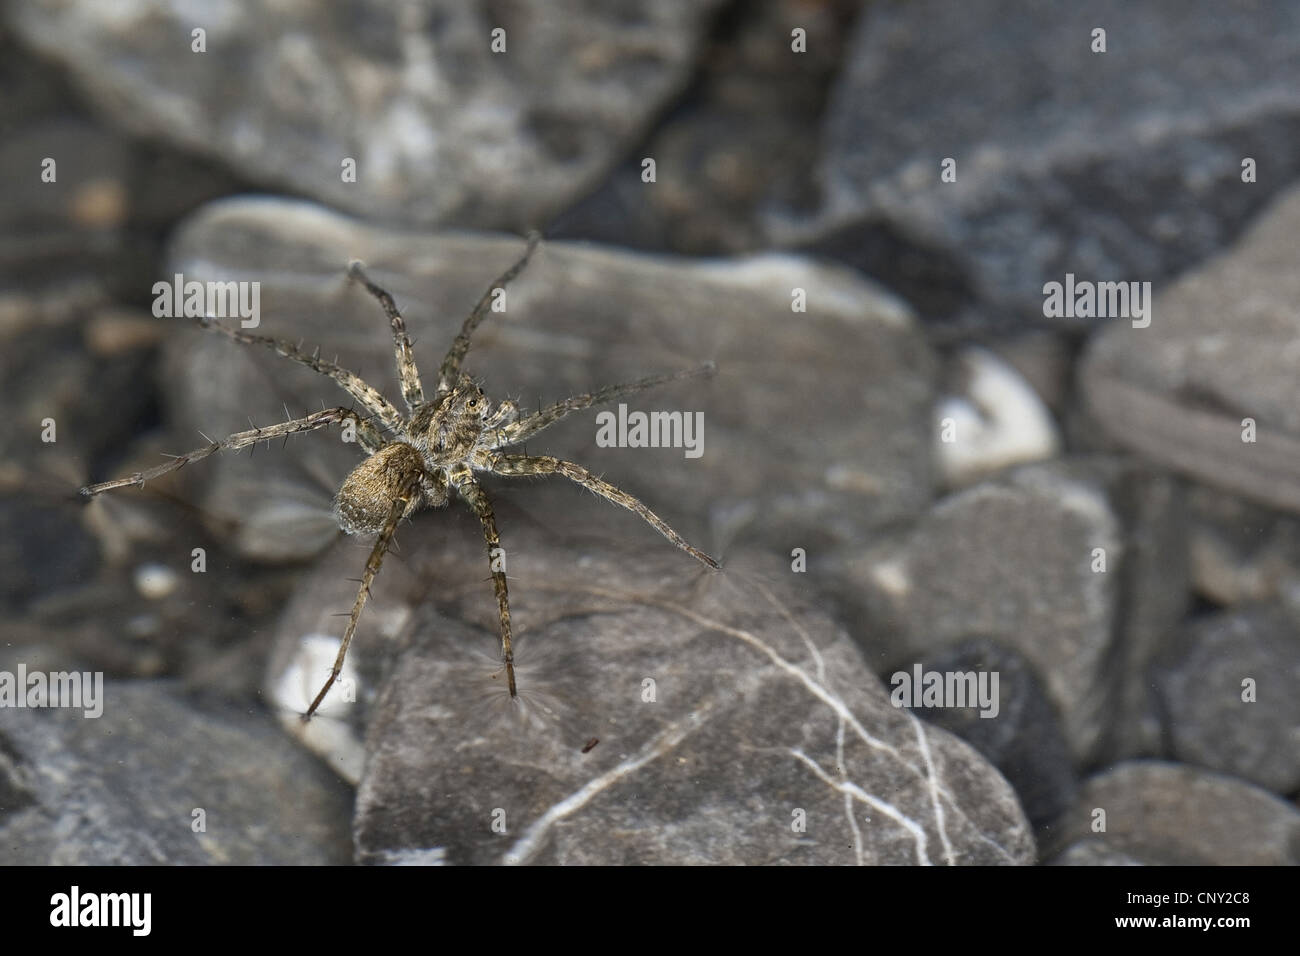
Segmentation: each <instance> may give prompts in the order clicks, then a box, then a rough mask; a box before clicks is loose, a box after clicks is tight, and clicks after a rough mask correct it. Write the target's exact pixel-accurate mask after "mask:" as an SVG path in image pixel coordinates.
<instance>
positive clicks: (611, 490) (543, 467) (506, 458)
mask: <svg viewBox="0 0 1300 956" xmlns="http://www.w3.org/2000/svg"><path fill="white" fill-rule="evenodd" d="M486 466H487V468H489V469H490V470H491V471H492V472H493V473H494V474H498V475H507V476H511V477H514V476H519V475H563V476H564V477H565V478H568V479H569V480H570V481H575V482H577V483H578V484H580V485H582V487H584V488H586V489H588V490H589V491H594V492H595V493H596V494H598V495H600V496H601V497H602V498H604V499H606V500H607V501H612V502H613V503H614V504H616V505H622V506H623V507H624V508H626V509H627V510H628V511H631V512H632V513H633V514H637V515H640V516H641V518H643V519H644V520H645V521H646V522H647V523H648V524H650V525H651V526H652V527H653V528H654V529H655V530H656V531H658V532H659V533H660V534H661V535H663V536H664V537H665V538H667V539H668V540H669V541H671V542H672V543H673V544H675V545H677V547H679V548H681V549H682V550H683V551H685V552H686V553H687V554H689V555H690V556H691V557H693V558H695V560H697V561H699V562H700V563H701V564H704V565H707V566H708V567H710V568H713V569H714V570H715V571H717V570H720V569H721V567H722V565H720V564H718V562H717V561H714V560H713V559H712V558H711V557H709V556H708V555H707V554H705V553H704V552H703V551H700V550H698V549H696V548H693V547H691V546H690V545H689V544H687V543H686V539H684V538H683V537H682V536H681V535H680V534H678V533H677V532H676V531H674V530H673V529H672V528H671V527H670V526H669V524H668V522H666V521H664V519H663V518H661V517H659V516H658V515H657V514H655V513H654V512H653V511H651V510H650V509H649V508H647V507H646V506H645V505H644V504H642V503H641V501H640V500H639V499H638V498H636V497H634V496H632V495H629V494H628V493H627V492H626V491H623V490H621V489H619V488H615V487H614V486H613V485H611V484H610V483H609V482H607V481H602V480H601V479H599V478H597V477H596V476H595V475H593V474H592V473H591V472H589V471H588V470H587V469H586V468H583V467H582V466H581V465H578V464H574V463H573V462H571V461H565V460H564V459H562V458H553V457H551V456H550V455H496V456H492V457H491V458H489V459H487V462H486Z"/></svg>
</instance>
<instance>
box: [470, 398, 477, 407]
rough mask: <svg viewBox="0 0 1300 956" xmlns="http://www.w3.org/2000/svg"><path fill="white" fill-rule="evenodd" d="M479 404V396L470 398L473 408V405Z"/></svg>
mask: <svg viewBox="0 0 1300 956" xmlns="http://www.w3.org/2000/svg"><path fill="white" fill-rule="evenodd" d="M477 404H478V399H477V398H471V399H470V400H469V407H470V408H473V407H474V406H475V405H477Z"/></svg>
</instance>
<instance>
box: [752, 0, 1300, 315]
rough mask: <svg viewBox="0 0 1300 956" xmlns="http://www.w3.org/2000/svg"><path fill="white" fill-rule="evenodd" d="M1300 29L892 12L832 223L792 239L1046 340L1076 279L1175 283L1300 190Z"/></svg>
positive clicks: (845, 103)
mask: <svg viewBox="0 0 1300 956" xmlns="http://www.w3.org/2000/svg"><path fill="white" fill-rule="evenodd" d="M1097 28H1103V29H1105V31H1106V37H1105V41H1106V52H1104V53H1094V52H1093V47H1094V44H1095V37H1094V33H1093V31H1094V30H1095V29H1097ZM1298 28H1300V8H1297V7H1296V6H1294V5H1292V4H1288V3H1285V2H1262V3H1259V4H1255V5H1253V6H1252V7H1251V10H1250V13H1249V15H1243V16H1236V17H1232V18H1230V19H1227V20H1225V19H1224V18H1223V17H1222V16H1220V15H1219V11H1217V10H1215V9H1213V8H1211V7H1205V8H1201V9H1198V10H1195V11H1192V10H1188V9H1187V8H1186V7H1185V6H1184V5H1181V4H1178V3H1176V2H1169V0H1165V2H1160V3H1144V4H1132V3H1126V2H1124V0H1103V2H1097V3H1090V4H1087V5H1080V4H1065V5H1060V4H1039V5H1035V6H1034V7H1033V8H1032V9H1026V8H1025V6H1024V5H1023V4H1019V3H1014V2H1011V0H975V2H968V3H962V4H959V5H958V6H957V7H954V6H953V5H952V4H949V3H945V2H942V0H924V2H919V3H906V4H870V5H869V6H868V7H867V8H866V9H865V11H864V13H863V15H862V17H861V19H860V20H859V22H858V25H857V28H856V35H855V37H854V39H853V41H852V44H851V46H850V52H849V53H848V54H847V55H846V58H845V59H846V63H847V64H848V67H847V69H846V70H845V72H844V75H843V76H842V78H841V80H840V82H839V84H838V86H837V87H836V89H835V90H834V91H833V94H832V98H831V102H830V105H829V107H828V110H827V115H826V121H825V129H824V134H823V153H824V159H823V163H822V168H821V170H820V172H821V174H822V176H823V178H824V181H825V198H824V209H823V212H822V215H820V216H818V217H815V218H814V219H813V220H812V221H811V222H809V223H806V224H804V225H803V226H802V227H800V228H797V229H796V228H790V227H788V226H785V224H784V222H783V221H782V220H781V219H777V218H775V217H774V219H773V232H772V234H773V236H774V238H775V239H776V240H777V241H782V240H787V241H802V242H808V243H811V244H812V245H814V246H815V247H816V248H818V249H822V250H825V251H827V252H831V253H833V254H836V255H839V256H842V257H843V258H845V259H846V260H847V261H849V262H852V263H853V264H855V265H857V266H859V267H860V268H862V269H863V270H864V271H866V272H867V273H868V274H871V275H874V276H878V277H880V278H881V279H882V280H883V281H885V282H887V283H888V284H889V285H890V286H891V287H892V288H895V289H897V290H898V291H899V292H900V293H901V294H903V295H904V296H905V297H906V298H907V299H908V300H909V301H910V302H911V303H912V304H913V305H914V306H915V307H916V308H917V310H918V311H919V312H920V313H921V314H922V315H923V316H925V317H927V318H930V317H934V318H949V319H954V318H955V317H959V318H964V319H968V320H970V321H972V322H976V323H979V324H980V325H995V324H997V325H1000V324H1003V323H1005V324H1007V325H1014V326H1015V327H1023V326H1024V325H1025V324H1026V322H1029V321H1033V318H1032V317H1035V316H1036V317H1037V321H1038V322H1039V323H1042V324H1046V323H1045V322H1044V318H1043V305H1044V294H1043V285H1044V284H1045V283H1046V282H1049V281H1058V282H1064V280H1065V274H1066V273H1067V272H1068V273H1074V274H1076V275H1077V276H1078V277H1079V278H1080V279H1087V280H1089V281H1108V280H1110V281H1151V282H1157V283H1158V282H1160V281H1161V280H1163V279H1165V278H1167V277H1170V276H1173V275H1175V274H1177V273H1179V272H1180V271H1182V270H1184V269H1185V268H1187V267H1188V266H1190V265H1193V264H1194V263H1197V262H1198V261H1200V260H1201V259H1203V258H1205V257H1206V256H1209V255H1211V254H1213V253H1215V252H1217V251H1218V250H1219V249H1220V248H1222V247H1223V246H1224V245H1226V244H1227V243H1228V242H1229V241H1230V240H1231V239H1232V238H1233V237H1234V236H1235V235H1236V234H1237V232H1238V231H1239V230H1240V228H1241V227H1242V225H1243V224H1244V223H1245V222H1246V220H1247V219H1248V218H1249V217H1250V216H1251V215H1252V214H1253V213H1254V212H1255V211H1256V210H1258V209H1260V208H1262V206H1263V205H1264V204H1265V203H1266V202H1267V201H1268V200H1269V198H1270V196H1271V195H1272V194H1274V193H1276V192H1277V191H1278V190H1280V189H1281V188H1282V187H1283V186H1284V185H1285V184H1287V183H1288V182H1289V181H1290V180H1292V179H1295V178H1296V177H1297V176H1300V123H1297V122H1296V120H1297V118H1298V117H1300V93H1298V92H1297V91H1300V56H1297V53H1296V46H1295V44H1294V42H1293V40H1292V38H1293V36H1294V35H1295V32H1296V30H1297V29H1298ZM1247 157H1249V158H1251V159H1253V160H1254V161H1255V163H1256V167H1257V171H1258V172H1257V175H1258V181H1257V182H1250V183H1245V182H1243V181H1242V173H1243V169H1242V161H1243V159H1245V158H1247ZM945 158H952V159H955V160H956V181H955V182H947V183H945V182H942V181H941V180H940V174H941V172H942V169H941V165H940V164H941V163H942V162H943V161H944V160H945ZM1279 254H1281V250H1279ZM972 299H974V300H975V303H974V305H973V306H972V303H971V300H972ZM1293 301H1294V300H1293ZM1210 311H1211V310H1210V309H1209V305H1208V302H1207V303H1206V312H1207V314H1210ZM1157 315H1159V313H1157ZM1157 321H1159V320H1158V319H1157ZM1059 322H1064V323H1065V324H1068V325H1069V326H1072V327H1075V328H1078V327H1079V326H1080V325H1082V324H1086V320H1075V319H1066V320H1054V323H1059Z"/></svg>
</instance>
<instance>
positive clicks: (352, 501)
mask: <svg viewBox="0 0 1300 956" xmlns="http://www.w3.org/2000/svg"><path fill="white" fill-rule="evenodd" d="M537 242H538V237H537V235H536V234H534V235H533V236H531V237H530V238H529V242H528V248H527V250H526V251H525V252H524V255H523V257H522V258H521V259H520V260H519V261H518V262H516V263H515V264H514V265H513V266H511V267H510V269H508V270H507V271H506V272H505V273H504V274H503V275H501V276H500V277H499V278H498V279H497V280H496V281H495V282H494V283H493V284H492V286H491V287H489V289H488V291H487V292H486V293H484V295H483V297H482V298H481V299H480V300H479V302H478V305H476V306H475V307H474V311H473V312H471V313H470V314H469V317H468V318H466V319H465V323H464V325H463V326H462V327H461V331H460V334H459V335H457V336H456V339H455V341H454V342H452V345H451V348H450V349H449V350H448V352H447V355H446V357H445V358H444V359H443V361H442V366H441V367H440V368H439V370H438V387H437V389H436V390H435V392H434V394H433V396H432V397H431V398H428V399H426V398H425V396H424V387H423V385H422V383H421V382H420V374H419V371H418V370H417V369H416V366H415V358H414V356H413V355H412V352H411V341H410V338H409V337H408V336H407V334H406V323H405V321H404V320H403V319H402V315H401V313H400V312H398V310H397V305H396V304H395V303H394V302H393V297H392V296H390V295H389V294H388V293H387V292H385V291H384V290H383V289H381V288H380V287H379V286H377V285H375V284H374V283H373V282H371V281H370V279H368V278H367V277H366V274H365V272H364V270H363V269H362V267H361V265H360V263H355V262H354V263H352V265H351V267H350V270H349V271H350V273H351V275H352V276H353V278H355V279H357V280H358V281H360V282H361V283H362V284H363V285H364V286H365V287H366V289H367V290H368V291H369V292H370V294H371V295H373V296H374V297H375V298H376V299H378V300H379V304H380V305H381V306H382V307H383V309H384V313H385V315H387V317H388V320H389V324H390V325H391V326H392V330H393V344H394V348H395V350H396V355H397V374H398V377H399V379H400V380H401V386H402V399H403V401H404V402H405V404H406V407H407V414H406V416H405V417H404V416H402V415H401V414H400V413H399V412H398V410H397V409H396V408H395V407H394V406H393V405H392V404H391V403H390V402H389V401H388V400H387V399H386V398H384V397H383V395H381V394H380V393H379V392H378V391H376V390H375V389H374V388H372V387H371V386H369V385H367V384H366V383H365V382H364V381H362V380H361V378H360V377H359V376H357V375H354V374H353V373H352V372H349V371H347V370H346V369H344V368H342V367H340V366H338V365H336V364H335V363H333V362H326V361H324V360H322V359H321V358H320V357H319V355H316V354H308V353H306V352H303V351H302V350H301V349H300V348H299V347H298V346H296V345H293V344H292V343H290V342H286V341H283V340H281V339H272V338H268V337H266V336H260V335H249V334H247V333H245V332H239V331H235V330H233V329H228V328H226V327H225V326H223V325H220V324H218V323H216V322H213V321H211V320H210V319H202V320H200V322H201V324H202V325H203V326H204V327H205V328H208V329H211V330H213V331H217V332H221V333H222V334H224V335H227V336H229V337H230V338H232V339H234V340H235V341H237V342H243V343H246V344H250V345H262V346H265V347H267V348H270V349H272V350H274V351H275V352H277V353H278V354H280V355H283V356H285V357H286V358H289V359H292V360H293V361H295V362H299V363H301V364H303V365H306V366H308V367H309V368H311V369H314V370H315V371H317V372H320V373H321V374H322V375H327V376H329V377H330V378H332V379H334V381H336V382H337V383H338V384H339V385H340V386H341V387H342V388H343V389H344V390H345V391H347V392H348V394H349V395H351V396H352V398H353V399H354V400H355V401H356V403H357V404H358V405H360V406H361V407H362V408H363V409H364V410H365V412H366V414H365V415H361V414H359V413H358V412H356V411H354V410H353V409H350V408H342V407H339V408H330V409H325V410H323V411H320V412H315V413H313V414H311V415H307V416H306V417H304V418H299V419H294V420H293V421H288V422H283V423H282V424H279V425H271V426H268V427H266V428H254V429H252V430H250V431H246V432H237V433H236V434H234V435H231V436H229V437H228V438H226V439H225V440H223V441H220V442H211V443H210V444H208V445H206V446H204V447H203V448H199V449H196V450H194V451H192V452H189V453H187V454H185V455H179V456H177V457H175V458H173V459H172V460H171V461H169V462H167V463H166V464H162V465H159V466H157V467H156V468H152V469H150V470H149V471H146V472H141V473H137V474H134V475H130V476H129V477H126V478H118V479H115V480H113V481H106V482H102V483H100V484H97V485H88V486H87V487H85V488H82V489H81V493H82V494H83V495H84V496H86V497H92V496H94V495H97V494H100V493H101V492H105V491H109V490H112V489H114V488H121V487H125V486H128V485H137V486H140V487H143V485H144V483H145V482H146V481H148V480H150V479H153V478H156V477H158V476H159V475H163V474H166V473H167V472H169V471H174V470H175V469H177V468H180V467H181V466H183V465H185V464H188V463H189V462H191V461H197V460H198V459H200V458H206V457H207V456H208V455H210V454H212V453H213V452H215V451H219V450H221V449H239V448H244V447H247V446H249V445H254V444H256V443H257V442H259V441H269V440H270V439H273V438H279V437H282V436H285V437H287V436H289V435H293V434H297V433H299V432H305V431H312V430H315V429H317V428H323V427H324V426H326V425H330V424H336V423H340V422H349V423H351V424H352V425H353V426H354V427H355V429H356V434H357V440H358V444H359V445H360V447H361V448H362V449H363V450H364V451H365V452H366V455H367V457H366V459H365V461H363V462H361V463H360V464H359V465H357V466H356V468H354V469H353V470H352V472H351V473H350V474H349V475H348V476H347V478H346V479H345V480H344V482H343V485H342V487H341V488H340V489H339V493H338V495H337V496H336V497H335V499H334V515H335V517H336V518H337V520H338V523H339V527H340V528H342V529H343V530H344V531H345V532H347V533H348V534H375V535H377V536H378V537H377V538H376V539H375V544H374V547H373V548H372V549H371V552H370V557H369V559H368V560H367V561H366V569H365V573H364V574H363V575H362V578H361V586H360V588H359V589H358V591H357V597H356V601H355V602H354V603H353V605H352V613H351V614H350V615H349V617H348V625H347V629H346V630H345V631H344V634H343V640H342V643H341V644H340V646H339V652H338V656H337V658H336V659H335V661H334V666H333V668H331V670H330V675H329V678H328V679H327V680H326V681H325V686H323V687H322V688H321V689H320V693H318V694H317V695H316V698H315V700H313V701H312V703H311V706H310V707H308V708H307V713H306V714H305V715H304V716H306V717H310V716H311V715H312V714H314V713H315V712H316V709H317V708H318V707H319V706H320V704H321V701H322V700H324V699H325V695H326V693H328V691H329V689H330V687H331V686H333V684H334V681H335V679H336V678H337V677H338V675H339V672H340V670H341V669H342V667H343V659H344V657H345V656H346V654H347V652H348V645H349V644H350V643H351V641H352V637H353V635H354V634H355V633H356V629H357V622H358V621H359V620H360V618H361V611H362V609H363V608H364V607H365V604H366V600H367V599H368V597H369V596H370V585H371V583H372V582H373V581H374V578H375V575H377V574H378V573H379V567H380V565H381V563H382V562H383V559H384V554H385V552H386V551H387V550H388V547H389V545H390V544H391V543H392V540H393V535H394V534H395V533H396V531H397V526H398V524H399V523H400V522H401V520H402V519H403V518H406V517H409V516H410V515H411V514H413V513H414V512H416V511H418V510H420V509H421V508H428V507H438V506H440V505H444V504H446V503H447V501H448V499H449V497H450V496H451V494H452V493H453V492H454V493H455V494H456V495H457V496H458V497H460V498H461V499H463V500H464V501H465V503H466V504H467V505H469V507H470V509H471V510H472V511H473V512H474V513H475V514H476V515H477V516H478V518H479V521H480V522H481V523H482V525H483V538H484V540H485V541H486V543H487V548H488V557H489V563H490V566H491V571H492V584H493V588H494V590H495V592H496V597H497V605H498V609H499V611H500V619H501V654H502V660H503V661H504V663H505V670H506V683H507V686H508V687H509V689H510V696H511V697H514V696H516V694H517V690H516V687H515V672H514V651H513V646H512V639H511V626H510V602H509V595H508V591H507V589H506V574H505V571H504V569H503V568H502V566H501V563H500V562H499V561H497V560H496V558H497V555H498V554H500V553H501V552H500V548H501V540H500V537H499V536H498V534H497V527H496V517H495V515H493V513H492V505H491V504H490V503H489V501H488V498H487V495H486V494H485V493H484V491H483V488H482V486H480V485H479V483H478V479H477V478H475V477H474V475H475V472H485V473H488V474H495V475H506V476H519V475H563V476H564V477H566V478H569V479H571V480H572V481H575V482H577V483H578V484H580V485H582V486H583V487H585V488H588V489H590V490H591V491H594V492H595V493H596V494H598V495H600V496H602V497H604V498H606V499H608V500H609V501H612V502H614V503H615V504H617V505H621V506H623V507H624V508H627V509H628V510H629V511H632V512H634V513H635V514H638V515H640V516H641V517H642V518H643V519H645V520H646V521H647V522H649V523H650V524H651V525H652V526H653V527H654V528H655V529H656V530H658V531H659V533H660V534H662V535H663V536H664V537H665V538H667V539H668V540H669V541H671V542H673V544H675V545H677V546H678V547H679V548H681V549H682V550H684V551H686V552H687V553H689V554H690V555H691V556H692V557H694V558H696V559H697V560H699V561H700V562H702V563H703V564H705V565H707V566H708V567H710V568H714V569H716V568H717V567H718V563H717V562H716V561H714V560H713V559H712V558H710V557H709V556H708V555H707V554H704V553H703V552H702V551H698V550H696V549H695V548H693V547H691V546H690V545H689V544H687V543H686V541H685V540H684V539H683V538H682V537H681V535H679V534H678V533H677V532H676V531H674V530H673V529H672V528H671V527H669V526H668V524H667V522H665V521H664V520H663V519H662V518H660V517H659V516H658V515H656V514H655V513H654V512H653V511H651V510H650V509H649V508H647V507H646V506H645V505H644V504H642V503H641V502H640V501H639V500H638V499H636V498H634V497H633V496H632V495H629V494H628V493H627V492H625V491H621V490H619V489H618V488H615V487H614V486H613V485H611V484H609V483H608V482H605V481H602V480H601V479H600V478H597V477H596V476H595V475H593V474H591V472H589V471H587V469H585V468H583V467H582V466H581V465H578V464H574V463H573V462H571V461H564V460H562V459H559V458H552V457H550V456H547V455H528V454H522V455H520V454H507V453H505V452H504V451H503V449H506V448H509V447H510V446H512V445H518V444H520V443H521V442H523V441H525V440H526V439H528V438H530V437H531V436H533V435H536V434H537V433H538V432H540V431H541V430H542V429H544V428H546V427H547V426H549V425H552V424H554V423H555V422H557V421H559V420H560V419H562V418H564V417H565V416H566V415H568V414H570V413H571V412H575V411H579V410H581V409H584V408H590V407H591V406H593V405H597V404H601V403H603V402H608V401H611V400H613V399H615V398H617V397H619V396H621V395H627V394H629V393H631V392H636V391H640V390H641V389H645V388H650V387H652V386H654V385H660V384H663V383H664V382H669V381H673V380H674V379H679V378H685V377H688V376H692V375H699V374H702V373H708V372H711V371H712V370H713V365H712V363H709V364H707V365H704V366H702V367H701V368H698V369H692V370H689V371H686V372H678V373H677V374H674V375H660V376H655V377H653V378H646V379H642V380H641V381H639V382H631V383H629V384H626V385H612V386H609V387H608V388H603V389H600V390H598V391H595V392H590V393H587V394H583V395H575V396H574V397H572V398H566V399H565V400H564V401H562V402H557V403H555V404H554V405H551V406H550V407H548V408H543V409H541V410H540V411H538V412H536V413H534V414H531V415H527V416H524V417H523V418H520V417H519V410H518V409H517V408H516V407H515V405H514V403H513V402H510V401H504V402H501V403H500V404H498V405H496V407H495V410H494V409H493V405H492V402H491V401H490V400H489V399H488V397H487V396H486V395H485V394H484V392H483V389H482V388H481V387H480V386H479V385H478V384H477V383H476V382H474V381H473V380H471V379H470V378H469V376H467V375H465V374H464V373H462V372H461V370H460V365H461V361H462V360H463V359H464V358H465V354H466V353H467V352H468V351H469V342H470V337H471V336H472V335H473V333H474V329H475V328H476V327H477V325H478V324H479V322H480V321H481V320H482V319H483V316H484V315H486V314H487V311H488V308H489V306H490V304H491V302H492V297H493V295H494V293H495V292H496V291H497V290H498V289H499V288H501V287H503V286H504V285H505V284H506V283H507V282H509V281H510V280H511V279H512V278H514V277H515V276H516V275H518V274H519V272H520V271H521V270H522V269H523V268H524V266H525V265H526V264H527V263H528V259H529V256H530V255H531V254H532V252H533V249H534V248H536V246H537Z"/></svg>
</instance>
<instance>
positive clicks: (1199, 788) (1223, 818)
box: [1048, 760, 1300, 866]
mask: <svg viewBox="0 0 1300 956" xmlns="http://www.w3.org/2000/svg"><path fill="white" fill-rule="evenodd" d="M1098 810H1104V811H1105V831H1104V832H1100V833H1099V832H1094V830H1093V827H1094V825H1095V824H1094V821H1096V820H1099V819H1100V817H1099V816H1098V814H1097V813H1096V811H1098ZM1083 839H1097V840H1101V841H1103V842H1104V843H1106V844H1107V846H1108V847H1110V848H1111V850H1113V851H1114V852H1116V853H1120V854H1124V855H1126V856H1129V857H1132V858H1133V859H1135V860H1138V861H1140V862H1142V863H1148V864H1165V865H1172V866H1206V865H1209V866H1295V865H1297V864H1298V863H1300V811H1297V810H1296V808H1295V807H1293V806H1291V805H1289V804H1287V803H1286V802H1285V801H1283V800H1279V799H1278V798H1277V797H1275V796H1272V795H1271V794H1269V793H1268V792H1267V791H1264V790H1261V789H1259V788H1258V787H1253V786H1251V785H1250V784H1248V783H1245V782H1243V781H1241V780H1236V779H1234V778H1232V777H1227V776H1223V775H1222V774H1217V773H1209V772H1207V771H1204V770H1198V769H1196V768H1195V767H1187V766H1184V765H1182V764H1176V763H1165V762H1161V761H1148V760H1135V761H1128V762H1126V763H1122V764H1119V765H1117V766H1115V767H1112V768H1111V769H1109V770H1107V771H1105V772H1104V773H1101V774H1099V775H1098V776H1095V777H1093V778H1092V779H1090V780H1088V781H1087V782H1086V783H1085V784H1084V787H1083V791H1082V792H1081V793H1080V794H1079V799H1078V800H1077V801H1076V802H1075V805H1074V808H1073V809H1072V810H1071V811H1070V812H1069V813H1068V814H1067V815H1066V816H1065V817H1064V818H1063V819H1062V820H1061V823H1060V826H1059V827H1058V828H1057V839H1056V843H1055V846H1056V847H1067V846H1069V845H1070V844H1072V843H1074V842H1075V841H1077V840H1083ZM1055 852H1056V850H1055V849H1053V848H1048V853H1049V855H1050V854H1054V853H1055Z"/></svg>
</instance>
